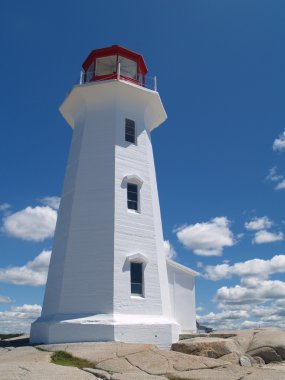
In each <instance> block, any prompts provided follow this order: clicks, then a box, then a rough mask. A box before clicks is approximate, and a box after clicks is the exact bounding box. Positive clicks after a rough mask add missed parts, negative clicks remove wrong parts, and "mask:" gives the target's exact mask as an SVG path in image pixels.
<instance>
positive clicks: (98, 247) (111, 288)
mask: <svg viewBox="0 0 285 380" xmlns="http://www.w3.org/2000/svg"><path fill="white" fill-rule="evenodd" d="M83 69H84V74H83V75H82V78H81V83H80V84H79V85H76V86H74V87H73V89H72V91H71V92H70V93H69V94H68V96H67V98H66V99H65V101H64V102H63V104H62V106H61V107H60V111H61V113H62V115H63V117H64V118H65V119H66V121H67V122H68V123H69V125H70V126H71V127H72V128H73V138H72V143H71V149H70V154H69V159H68V165H67V169H66V174H65V181H64V187H63V191H62V197H61V204H60V209H59V214H58V221H57V226H56V231H55V237H54V246H53V252H52V256H51V262H50V268H49V274H48V280H47V285H46V292H45V298H44V304H43V310H42V315H41V317H40V318H39V319H37V320H36V321H35V322H34V323H33V324H32V327H31V341H32V342H33V343H59V342H80V341H114V340H115V341H123V342H146V343H154V344H157V345H158V346H160V347H168V346H169V345H170V344H171V343H172V342H175V341H177V340H178V337H179V333H180V332H181V331H195V330H196V316H195V286H194V277H195V275H196V274H197V273H196V272H195V271H193V270H191V269H189V268H186V267H184V266H182V265H180V264H177V263H175V262H173V261H170V260H168V261H167V259H166V256H165V253H164V247H163V233H162V224H161V216H160V208H159V199H158V192H157V183H156V174H155V167H154V160H153V152H152V144H151V136H150V133H151V131H152V130H153V129H154V128H156V127H158V126H159V125H160V124H161V123H163V122H164V121H165V119H166V117H167V116H166V113H165V110H164V108H163V105H162V103H161V100H160V96H159V94H158V92H157V90H156V88H154V90H151V89H148V88H147V87H146V86H145V75H146V73H147V68H146V65H145V63H144V60H143V57H142V56H141V55H140V54H137V53H134V52H132V51H130V50H127V49H124V48H122V47H120V46H117V45H115V46H112V47H110V48H104V49H97V50H94V51H92V52H91V53H90V55H89V56H88V58H87V59H86V61H85V62H84V63H83Z"/></svg>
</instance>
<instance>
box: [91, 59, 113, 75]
mask: <svg viewBox="0 0 285 380" xmlns="http://www.w3.org/2000/svg"><path fill="white" fill-rule="evenodd" d="M116 72H117V56H116V55H110V56H109V57H102V58H97V59H96V69H95V75H96V76H101V75H111V74H116Z"/></svg>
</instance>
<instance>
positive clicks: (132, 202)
mask: <svg viewBox="0 0 285 380" xmlns="http://www.w3.org/2000/svg"><path fill="white" fill-rule="evenodd" d="M127 193H128V209H129V210H135V211H138V185H136V184H135V183H128V186H127Z"/></svg>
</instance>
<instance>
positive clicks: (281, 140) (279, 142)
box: [273, 130, 285, 151]
mask: <svg viewBox="0 0 285 380" xmlns="http://www.w3.org/2000/svg"><path fill="white" fill-rule="evenodd" d="M273 150H279V151H285V130H284V132H283V133H281V135H280V136H279V137H278V138H277V139H275V140H274V142H273Z"/></svg>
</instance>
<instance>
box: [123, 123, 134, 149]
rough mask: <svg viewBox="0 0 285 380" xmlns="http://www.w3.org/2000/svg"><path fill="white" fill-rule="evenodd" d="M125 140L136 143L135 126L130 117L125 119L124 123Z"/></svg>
mask: <svg viewBox="0 0 285 380" xmlns="http://www.w3.org/2000/svg"><path fill="white" fill-rule="evenodd" d="M125 140H126V141H128V142H130V143H133V144H135V143H136V127H135V122H134V121H133V120H130V119H126V124H125Z"/></svg>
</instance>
